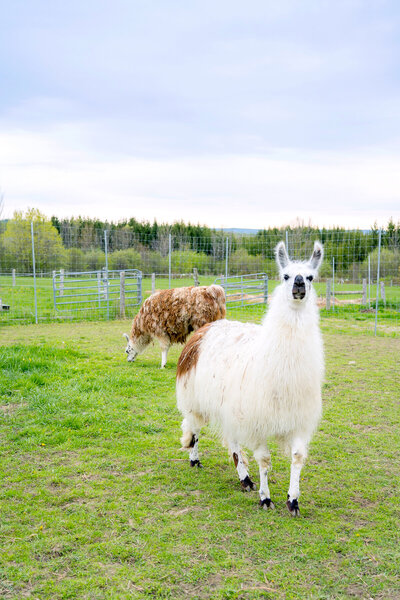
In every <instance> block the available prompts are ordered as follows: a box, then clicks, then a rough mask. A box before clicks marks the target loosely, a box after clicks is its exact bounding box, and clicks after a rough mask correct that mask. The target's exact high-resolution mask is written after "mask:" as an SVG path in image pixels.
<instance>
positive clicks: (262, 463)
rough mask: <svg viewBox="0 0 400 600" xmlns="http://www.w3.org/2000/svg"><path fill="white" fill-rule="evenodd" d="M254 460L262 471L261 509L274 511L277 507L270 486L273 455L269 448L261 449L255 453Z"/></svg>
mask: <svg viewBox="0 0 400 600" xmlns="http://www.w3.org/2000/svg"><path fill="white" fill-rule="evenodd" d="M254 458H255V459H256V461H257V462H258V467H259V469H260V490H259V493H260V508H265V509H266V510H268V509H269V508H271V509H273V508H275V505H274V503H273V502H272V500H271V494H270V493H269V486H268V471H270V470H271V469H272V463H271V454H270V452H269V450H268V448H259V449H258V450H256V451H255V452H254Z"/></svg>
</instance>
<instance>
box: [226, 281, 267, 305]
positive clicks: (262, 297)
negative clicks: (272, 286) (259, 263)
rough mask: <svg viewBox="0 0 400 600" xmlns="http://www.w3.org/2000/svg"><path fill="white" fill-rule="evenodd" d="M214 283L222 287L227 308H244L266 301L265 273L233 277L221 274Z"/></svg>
mask: <svg viewBox="0 0 400 600" xmlns="http://www.w3.org/2000/svg"><path fill="white" fill-rule="evenodd" d="M214 283H217V284H219V285H221V286H222V287H223V288H224V290H225V296H226V305H227V307H228V308H245V307H247V306H255V305H256V304H266V303H267V302H268V275H267V274H266V273H254V274H249V275H236V276H233V277H226V276H221V277H218V278H217V279H216V280H215V282H214Z"/></svg>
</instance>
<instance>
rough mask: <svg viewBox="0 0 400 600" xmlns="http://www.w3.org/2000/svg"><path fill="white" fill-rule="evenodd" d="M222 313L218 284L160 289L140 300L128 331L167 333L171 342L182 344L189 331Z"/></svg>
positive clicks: (223, 309)
mask: <svg viewBox="0 0 400 600" xmlns="http://www.w3.org/2000/svg"><path fill="white" fill-rule="evenodd" d="M216 288H217V289H216ZM225 314H226V308H225V294H224V290H223V288H222V287H220V286H216V285H213V286H210V287H207V286H198V287H194V286H192V287H183V288H175V289H170V290H160V291H159V292H156V293H155V294H152V295H151V296H149V298H147V300H145V302H144V303H143V305H142V307H141V309H140V311H139V313H138V314H137V316H136V317H135V319H134V321H133V325H132V335H133V336H136V337H137V336H140V335H143V333H147V334H149V335H151V336H153V337H156V338H157V337H165V336H167V337H168V338H169V339H170V341H171V343H173V344H182V343H184V342H185V341H186V338H187V336H188V335H189V334H190V333H191V332H192V331H195V330H196V329H198V328H199V327H201V326H203V325H204V324H205V323H209V322H212V321H215V320H217V319H222V318H224V317H225Z"/></svg>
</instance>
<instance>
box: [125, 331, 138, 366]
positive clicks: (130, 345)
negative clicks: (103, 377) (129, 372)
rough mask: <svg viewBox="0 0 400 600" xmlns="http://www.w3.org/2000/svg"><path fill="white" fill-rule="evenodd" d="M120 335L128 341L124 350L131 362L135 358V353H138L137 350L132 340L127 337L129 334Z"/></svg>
mask: <svg viewBox="0 0 400 600" xmlns="http://www.w3.org/2000/svg"><path fill="white" fill-rule="evenodd" d="M122 335H123V337H124V338H126V340H127V342H128V344H127V346H126V349H125V352H126V353H127V355H128V362H133V361H134V360H135V358H136V357H137V355H138V354H139V351H138V349H137V348H136V345H135V343H134V341H133V340H132V339H131V338H130V337H129V335H128V334H127V333H123V334H122Z"/></svg>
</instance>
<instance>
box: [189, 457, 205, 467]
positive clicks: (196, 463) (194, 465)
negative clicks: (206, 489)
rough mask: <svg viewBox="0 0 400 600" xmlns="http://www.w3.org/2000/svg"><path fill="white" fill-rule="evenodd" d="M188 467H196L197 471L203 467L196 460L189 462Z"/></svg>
mask: <svg viewBox="0 0 400 600" xmlns="http://www.w3.org/2000/svg"><path fill="white" fill-rule="evenodd" d="M190 466H191V467H197V468H198V469H202V468H203V465H202V464H201V462H200V461H199V460H198V459H196V460H191V461H190Z"/></svg>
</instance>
